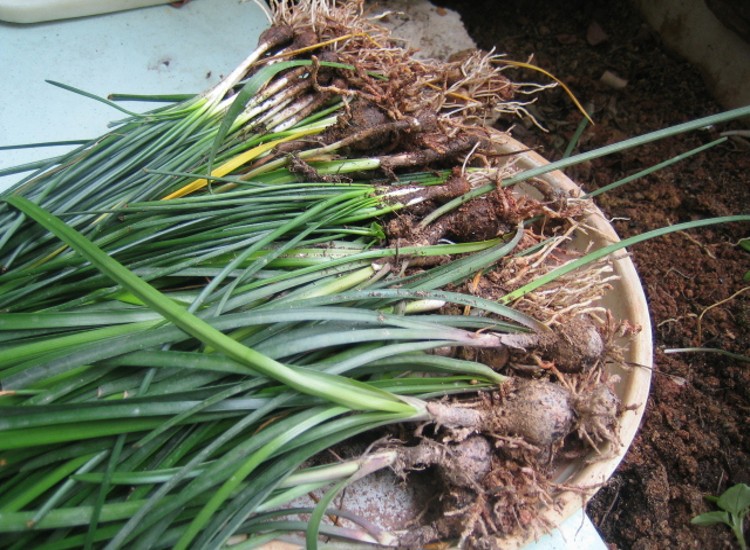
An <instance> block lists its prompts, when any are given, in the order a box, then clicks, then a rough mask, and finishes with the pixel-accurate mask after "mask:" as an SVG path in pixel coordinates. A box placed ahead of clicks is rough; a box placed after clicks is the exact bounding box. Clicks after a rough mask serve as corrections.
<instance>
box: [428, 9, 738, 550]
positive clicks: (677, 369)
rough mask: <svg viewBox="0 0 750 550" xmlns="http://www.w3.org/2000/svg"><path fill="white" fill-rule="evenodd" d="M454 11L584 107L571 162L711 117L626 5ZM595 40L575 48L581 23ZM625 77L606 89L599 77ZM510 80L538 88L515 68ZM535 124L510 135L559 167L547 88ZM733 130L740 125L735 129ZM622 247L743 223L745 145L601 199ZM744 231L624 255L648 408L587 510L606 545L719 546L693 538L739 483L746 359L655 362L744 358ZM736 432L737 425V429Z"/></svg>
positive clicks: (606, 174)
mask: <svg viewBox="0 0 750 550" xmlns="http://www.w3.org/2000/svg"><path fill="white" fill-rule="evenodd" d="M438 3H439V4H441V5H444V6H446V7H449V8H452V9H455V10H457V11H459V12H460V13H462V17H463V19H464V22H465V24H466V26H467V29H468V31H469V33H470V34H471V35H472V36H473V38H474V39H475V40H476V41H477V43H478V45H479V46H480V47H482V48H485V49H489V48H492V47H496V48H497V50H498V51H499V52H506V53H507V54H508V56H509V58H511V59H516V60H526V59H527V58H528V56H529V55H531V54H533V55H534V62H535V63H536V64H537V65H539V66H541V67H543V68H545V69H546V70H548V71H550V72H551V73H553V74H555V75H556V76H557V77H559V78H560V79H562V80H563V81H564V82H566V83H567V84H568V85H569V86H570V87H571V88H572V89H573V91H574V92H575V93H576V95H577V96H578V98H579V99H580V100H581V101H582V102H585V103H590V104H593V106H594V109H595V111H594V115H593V116H594V119H595V121H596V126H595V127H593V128H589V129H587V130H586V132H585V133H584V135H583V138H582V141H581V144H580V146H579V148H578V150H579V151H583V150H589V149H592V148H594V147H597V146H601V145H605V144H608V143H612V142H615V141H619V140H621V139H624V138H626V137H631V136H635V135H638V134H642V133H645V132H648V131H652V130H656V129H659V128H663V127H666V126H670V125H673V124H677V123H680V122H685V121H687V120H690V119H694V118H697V117H700V116H705V115H709V114H713V113H716V112H719V111H721V110H722V109H721V107H720V106H719V105H717V104H716V103H715V102H714V101H713V100H712V98H711V96H710V95H709V94H708V92H707V90H706V87H705V86H704V84H703V82H702V80H701V77H700V75H699V74H698V73H697V72H696V71H695V70H694V69H693V68H692V67H691V66H690V65H688V64H687V63H685V62H684V61H682V60H680V59H679V58H678V57H676V56H675V55H673V54H672V53H670V52H669V51H668V50H667V49H666V48H665V47H664V46H663V45H662V44H660V42H659V40H658V37H656V36H655V35H654V34H653V33H652V32H651V31H650V30H649V29H648V28H647V27H646V26H645V25H644V24H643V22H642V20H641V19H640V17H639V16H638V15H637V14H636V13H635V12H634V11H633V10H632V8H631V7H630V6H629V5H628V4H627V2H625V1H624V0H616V1H612V2H593V1H588V2H587V1H583V0H569V1H566V2H550V1H542V0H509V1H503V2H496V1H495V0H441V1H440V2H438ZM594 22H595V23H597V24H598V25H600V27H601V29H603V31H604V32H605V33H606V40H605V41H604V42H602V43H600V44H598V45H596V46H592V45H591V44H590V43H589V41H587V31H588V30H589V28H590V26H591V25H592V24H593V23H594ZM607 70H609V71H612V72H614V73H616V74H617V75H618V76H620V77H621V78H623V79H625V80H627V86H626V87H625V88H624V89H622V90H615V89H613V88H610V87H607V86H605V85H604V84H602V83H601V82H600V77H601V76H602V74H603V73H604V72H605V71H607ZM514 73H515V74H514V76H515V80H523V79H526V80H534V81H537V82H538V81H540V80H542V79H543V77H541V76H540V75H539V74H532V73H528V74H523V73H520V72H518V71H514ZM533 113H534V114H535V115H536V116H537V118H538V119H539V121H540V122H541V123H542V124H543V125H544V126H545V127H546V128H548V129H549V133H547V134H543V133H541V132H539V131H538V130H537V129H536V128H534V127H527V126H523V125H519V126H518V127H517V128H516V129H515V131H514V135H515V136H516V137H517V138H518V139H520V140H522V141H524V142H526V143H527V144H529V145H530V146H533V147H537V148H538V149H539V150H540V152H541V153H542V154H543V155H544V156H546V157H547V158H550V159H557V158H559V157H560V156H561V154H562V152H563V151H564V149H565V146H566V145H567V143H568V141H569V140H570V138H571V136H572V135H573V132H574V131H575V129H576V126H577V125H578V121H579V120H580V118H581V117H580V114H579V113H578V112H576V110H575V108H574V107H573V105H572V104H571V102H570V100H569V99H568V98H567V97H566V96H565V95H564V93H563V92H562V91H561V90H560V89H556V90H552V91H548V92H545V93H543V94H542V95H541V96H540V97H539V99H538V102H537V103H536V104H535V105H534V107H533ZM735 127H736V128H739V127H740V126H735ZM728 128H729V127H726V126H725V127H722V128H719V129H710V130H705V131H701V132H694V133H692V134H689V135H684V136H680V137H677V138H672V139H669V140H666V141H662V142H659V143H656V144H652V145H648V146H645V147H641V148H639V149H636V150H631V151H629V152H626V153H623V154H618V155H614V156H612V157H609V158H606V159H603V160H598V161H594V162H591V163H588V164H586V165H583V166H580V167H578V168H576V169H574V170H571V171H569V172H568V173H569V175H571V176H572V177H573V178H574V179H576V180H577V181H578V182H580V183H581V185H582V186H583V187H584V188H585V189H586V190H593V189H596V188H598V187H601V186H604V185H606V184H608V183H611V182H613V181H616V180H617V179H619V178H621V177H624V176H626V175H629V174H632V173H634V172H637V171H638V170H641V169H643V168H645V167H647V166H650V165H652V164H655V163H657V162H660V161H663V160H665V159H668V158H671V157H672V156H674V155H676V154H679V153H682V152H684V151H687V150H689V149H691V148H694V147H696V146H698V145H700V144H702V143H706V142H708V141H710V140H711V139H714V138H715V137H717V135H718V131H722V130H725V129H728ZM598 204H599V205H600V207H601V208H602V209H603V210H604V211H605V213H607V214H608V215H609V216H610V217H611V218H612V219H613V220H614V226H615V228H616V230H617V231H618V233H619V234H620V236H621V237H628V236H631V235H634V234H638V233H641V232H644V231H647V230H649V229H654V228H657V227H661V226H664V225H666V224H670V223H677V222H683V221H688V220H693V219H700V218H707V217H712V216H721V215H728V214H738V213H747V212H748V209H750V144H749V143H748V142H747V141H743V140H741V139H733V140H730V141H729V142H727V143H725V144H723V145H720V146H719V147H717V148H714V149H712V150H710V151H708V152H704V153H702V154H699V155H697V156H695V157H692V158H691V159H688V160H686V161H683V162H682V163H680V164H678V165H677V166H676V167H672V168H670V169H667V170H665V171H662V172H661V173H659V174H656V175H652V176H648V177H646V178H645V179H642V180H639V181H637V182H633V183H630V184H629V185H627V186H625V187H621V188H619V189H616V190H614V191H611V192H608V193H606V194H605V195H603V196H601V197H599V200H598ZM748 236H750V227H749V226H748V225H747V224H744V225H741V224H733V225H723V226H712V227H709V228H704V229H701V230H696V231H691V232H690V233H689V234H683V233H676V234H672V235H671V236H667V237H662V238H659V239H656V240H652V241H650V242H648V243H644V244H641V245H638V246H635V247H633V248H632V250H631V253H632V255H633V259H634V261H635V264H636V267H637V269H638V271H639V273H640V275H641V279H642V281H643V284H644V288H645V291H646V294H647V297H648V300H649V303H650V308H651V315H652V321H653V326H654V344H655V349H656V352H655V358H654V361H655V370H654V377H653V385H652V392H651V398H650V400H649V403H648V405H647V407H646V413H645V416H644V420H643V424H642V427H641V430H640V432H639V435H638V436H637V437H636V439H635V441H634V443H633V445H632V447H631V449H630V450H629V452H628V453H627V455H626V457H625V459H624V460H623V462H622V464H621V466H620V467H619V469H618V470H617V472H616V473H615V475H614V476H613V477H612V478H611V480H610V481H609V482H608V483H607V484H606V485H605V486H604V487H603V488H602V489H601V490H600V491H599V493H598V494H597V495H596V497H595V498H594V499H593V500H592V501H591V502H590V504H589V505H588V508H587V511H588V514H589V515H590V517H591V518H592V520H593V521H594V523H595V524H596V525H597V527H598V528H599V530H600V532H601V534H602V536H603V538H604V540H605V541H606V542H607V543H608V544H609V546H610V547H611V548H633V549H635V548H638V549H651V548H653V549H662V548H701V549H703V548H707V549H712V548H731V547H736V543H735V542H734V540H733V537H732V535H731V534H730V532H729V530H728V529H726V528H724V527H722V526H713V527H694V526H692V525H691V524H690V519H691V518H692V517H693V516H695V515H697V514H699V513H701V512H705V511H707V510H708V509H710V506H709V504H708V503H707V502H706V501H705V500H704V499H703V495H704V494H707V493H711V494H717V493H720V492H722V491H723V490H725V489H726V488H727V487H729V486H731V485H733V484H735V483H738V482H745V483H748V482H750V430H748V429H747V426H748V416H749V413H750V364H748V363H746V362H741V361H739V360H734V359H731V358H728V357H726V356H722V355H719V354H707V353H701V354H695V353H680V354H666V353H665V352H664V350H665V349H669V348H681V347H690V346H705V347H711V348H718V349H723V350H726V351H730V352H735V353H739V354H748V353H750V283H748V282H747V281H743V275H744V274H745V273H746V272H747V271H748V270H750V254H748V253H747V252H744V251H742V250H741V249H740V248H739V247H738V246H737V245H736V243H737V242H738V241H739V240H740V239H741V238H743V237H748ZM743 426H745V427H744V428H743Z"/></svg>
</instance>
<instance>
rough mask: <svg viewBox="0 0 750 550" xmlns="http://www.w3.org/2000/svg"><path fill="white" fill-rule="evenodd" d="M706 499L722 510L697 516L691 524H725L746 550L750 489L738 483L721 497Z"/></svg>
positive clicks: (743, 549) (708, 497)
mask: <svg viewBox="0 0 750 550" xmlns="http://www.w3.org/2000/svg"><path fill="white" fill-rule="evenodd" d="M706 499H707V500H710V501H711V502H714V503H715V504H716V506H717V507H719V508H720V509H721V510H717V511H714V512H706V513H705V514H700V515H699V516H695V517H694V518H693V519H692V520H691V522H690V523H692V524H693V525H714V524H716V523H724V524H726V525H728V526H729V528H730V529H732V532H733V533H734V536H735V537H737V541H738V542H739V544H740V548H741V549H742V550H746V549H747V544H746V543H745V532H744V528H743V523H744V521H745V517H746V516H747V515H748V513H750V487H748V486H747V485H745V484H744V483H738V484H737V485H734V486H732V487H730V488H729V489H727V490H726V491H724V492H723V493H722V494H721V496H719V497H715V496H707V497H706Z"/></svg>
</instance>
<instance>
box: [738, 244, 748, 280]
mask: <svg viewBox="0 0 750 550" xmlns="http://www.w3.org/2000/svg"><path fill="white" fill-rule="evenodd" d="M740 247H741V248H744V249H745V250H747V251H748V252H750V237H748V238H747V239H742V240H741V241H740ZM743 279H744V280H745V281H750V270H748V271H746V272H745V276H744V277H743Z"/></svg>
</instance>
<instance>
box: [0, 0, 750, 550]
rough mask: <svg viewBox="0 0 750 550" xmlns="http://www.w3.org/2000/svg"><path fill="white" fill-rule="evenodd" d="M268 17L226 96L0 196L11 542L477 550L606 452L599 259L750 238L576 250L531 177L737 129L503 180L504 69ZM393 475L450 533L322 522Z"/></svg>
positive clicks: (575, 217) (52, 164) (44, 170)
mask: <svg viewBox="0 0 750 550" xmlns="http://www.w3.org/2000/svg"><path fill="white" fill-rule="evenodd" d="M273 8H274V12H275V21H274V24H273V25H272V26H271V27H270V28H269V29H268V30H267V31H266V32H265V33H263V35H262V36H261V38H260V42H259V45H258V48H257V49H256V50H255V51H254V52H253V53H252V54H251V55H250V56H249V57H248V58H247V60H246V61H245V62H244V63H243V64H242V65H241V66H240V67H238V68H237V70H235V71H234V72H233V73H232V74H230V75H229V76H228V77H227V78H226V79H225V80H224V81H223V82H221V83H220V84H218V85H217V86H216V87H214V88H212V89H210V90H208V91H207V92H205V93H203V94H200V95H197V96H195V97H190V98H187V99H185V100H183V101H180V102H178V103H169V104H167V105H166V106H163V107H160V108H157V109H155V110H152V111H149V112H146V113H131V112H128V113H126V115H127V118H125V119H123V120H121V121H119V122H117V123H116V124H115V128H114V129H113V130H112V131H111V132H110V133H108V134H106V135H104V136H100V137H98V138H96V139H93V140H91V141H90V142H88V143H86V144H85V145H82V146H80V147H79V148H78V149H76V150H74V151H72V152H70V153H68V154H66V155H64V156H62V157H59V158H56V159H51V160H50V161H48V162H47V163H42V165H41V166H40V167H39V169H38V170H37V171H36V172H34V173H33V174H31V175H30V176H28V177H26V178H24V179H22V180H21V181H20V182H19V183H18V184H17V185H16V186H14V187H13V188H12V189H10V190H9V191H7V192H5V193H3V194H2V195H1V196H0V199H1V200H2V202H0V262H1V265H2V273H1V274H0V383H1V384H2V390H1V392H0V407H1V408H2V414H1V415H0V485H1V486H2V491H0V536H1V537H2V538H3V542H4V543H7V544H6V545H7V546H8V547H10V548H29V547H35V548H55V549H61V548H74V547H80V546H83V547H89V548H92V547H100V546H101V547H106V548H119V547H128V548H131V547H134V548H148V547H156V548H158V547H170V548H187V547H191V548H217V547H221V546H237V547H241V548H245V547H255V546H259V545H262V544H263V543H264V542H267V541H270V540H273V539H276V538H280V537H284V536H287V535H288V534H290V533H303V534H304V539H303V541H304V544H306V545H307V546H308V547H310V548H315V547H316V546H317V545H318V544H319V539H320V537H321V535H325V536H329V537H336V538H341V539H344V540H346V541H347V544H348V545H350V546H349V547H353V545H355V544H360V543H361V544H375V543H378V544H386V545H402V546H404V545H412V546H414V545H417V546H418V545H424V544H427V543H429V542H433V541H438V540H449V541H454V542H457V543H459V544H461V545H466V546H481V545H483V544H484V545H487V544H494V543H495V542H496V538H495V537H498V536H502V535H504V534H508V533H512V532H514V531H516V530H518V529H519V528H529V527H530V526H531V525H532V524H533V523H534V517H535V515H536V513H537V511H538V509H539V507H540V506H546V505H549V502H550V501H551V499H552V498H553V495H554V494H555V492H556V491H559V490H561V488H560V487H557V486H556V485H555V484H554V483H552V482H551V481H550V480H549V479H548V477H549V476H548V474H549V472H550V471H551V465H552V464H553V463H554V462H555V460H556V459H557V458H558V457H561V456H563V455H564V456H566V457H570V456H579V457H580V456H583V457H591V456H592V455H593V456H594V457H595V456H596V453H602V452H603V451H602V449H604V448H605V447H606V446H607V445H609V446H610V447H616V446H617V444H618V418H619V415H620V413H621V412H622V411H621V410H620V408H621V407H620V403H619V401H618V398H617V396H616V395H615V393H614V392H613V390H612V385H613V383H614V381H613V380H612V377H610V376H609V375H608V370H607V368H606V366H607V365H608V364H609V363H612V362H618V361H620V351H619V349H618V347H617V346H616V345H614V344H613V341H614V338H615V336H616V335H618V334H628V333H631V332H633V331H635V330H637V329H636V328H635V327H632V326H630V325H629V324H628V323H627V320H626V319H624V320H613V319H612V318H611V317H610V316H608V314H607V313H608V312H607V311H606V310H605V309H604V308H602V307H601V306H598V305H596V301H597V299H598V298H600V297H601V296H602V295H603V294H605V293H606V292H607V290H608V288H609V283H610V282H611V278H612V272H611V266H610V264H609V261H608V257H609V256H610V255H611V254H612V253H613V252H616V251H617V250H621V249H622V248H623V247H625V246H630V245H632V244H636V243H638V242H642V241H644V240H647V239H649V238H654V237H658V236H659V235H662V234H665V233H668V232H670V231H679V230H684V229H689V228H691V227H700V226H703V225H709V224H715V223H727V222H738V221H748V220H750V216H748V215H737V216H728V217H724V218H716V219H710V220H700V221H696V222H691V223H688V224H678V225H675V226H670V227H667V228H664V229H661V230H657V231H652V232H649V233H645V234H643V235H639V236H636V237H632V238H631V239H627V240H625V241H623V242H620V243H613V244H612V245H610V246H606V247H603V248H600V249H596V250H591V251H587V253H585V254H581V253H577V252H575V251H573V250H570V249H567V248H566V246H565V245H566V243H567V242H568V241H569V240H570V237H571V235H572V234H573V233H575V232H576V231H586V230H587V227H586V224H585V215H586V213H587V209H588V207H589V206H588V205H589V204H590V198H589V197H586V196H568V195H560V194H559V193H556V192H555V191H554V190H551V189H547V188H545V187H544V185H543V183H542V182H540V181H539V180H537V179H536V178H538V177H539V176H541V175H543V174H545V173H547V172H550V171H552V170H556V169H560V168H564V167H566V166H571V165H573V164H575V163H576V162H581V161H584V160H588V159H591V158H596V157H598V156H603V155H606V154H611V153H614V152H617V151H621V150H624V149H627V148H629V147H634V146H637V145H640V144H642V143H646V142H648V141H652V140H655V139H660V138H664V137H668V136H670V135H674V134H676V133H680V132H685V131H690V130H694V129H697V128H700V127H703V126H705V125H708V124H717V123H720V122H722V121H727V120H731V119H732V118H736V117H740V116H745V115H747V114H748V113H749V112H750V109H747V108H746V109H739V110H736V111H732V112H728V113H722V114H719V115H714V116H712V117H707V118H705V119H702V120H699V121H694V122H691V123H687V124H683V125H680V126H676V127H674V128H670V129H666V130H662V131H659V132H655V133H653V134H648V135H646V136H642V137H640V138H635V139H632V140H627V141H625V142H622V143H619V144H614V145H611V146H608V147H605V148H603V149H601V150H597V151H592V152H588V153H584V154H581V155H577V156H574V157H568V158H566V159H564V160H563V161H560V162H558V163H554V164H550V165H545V166H540V167H537V168H534V169H531V170H525V171H521V170H518V169H517V168H516V167H515V166H514V161H513V158H512V157H511V158H509V157H508V155H507V154H506V153H503V149H502V147H501V145H502V143H503V142H504V140H505V139H506V136H505V134H503V133H501V132H499V131H497V130H495V129H493V128H491V127H489V126H488V125H486V124H485V123H484V121H485V120H487V119H488V118H491V117H493V118H494V115H496V114H497V113H498V112H499V113H502V114H505V115H507V114H508V113H510V114H513V115H514V114H523V113H524V106H523V103H522V102H519V101H518V99H517V98H518V97H519V94H522V93H523V92H526V91H529V89H528V88H527V87H524V86H520V85H517V84H514V83H512V82H511V81H510V80H509V79H507V78H506V77H505V70H506V69H507V68H508V67H512V66H514V65H513V64H504V62H503V59H502V57H499V56H494V55H489V54H485V53H481V52H476V53H474V54H471V55H469V56H467V57H465V58H464V59H462V60H459V61H451V62H446V63H442V62H432V61H429V62H428V61H417V60H415V59H413V58H412V56H411V54H410V52H409V51H407V50H405V49H403V48H402V47H400V45H399V44H398V43H397V42H396V41H395V40H394V39H392V38H391V37H390V36H389V35H388V33H387V31H385V30H384V29H383V28H381V27H379V26H378V25H377V24H375V23H373V22H372V21H371V20H369V19H368V18H366V17H365V16H364V15H363V14H362V11H361V10H362V5H361V4H360V3H358V2H349V3H344V4H337V3H333V2H327V1H323V0H307V1H303V2H295V3H292V2H286V1H277V2H274V3H273ZM532 89H533V87H532ZM118 108H119V107H118ZM522 182H526V183H527V184H529V185H530V186H531V187H535V188H536V189H537V191H538V195H537V196H536V197H532V196H530V195H528V194H526V193H521V192H519V191H518V190H517V185H518V184H520V183H522ZM613 185H617V184H613ZM357 449H360V450H361V452H359V451H356V450H357ZM342 454H344V456H342ZM332 457H334V458H332ZM384 468H390V469H391V470H393V471H395V472H396V473H398V474H400V475H402V476H404V477H405V478H407V479H412V478H413V477H414V474H413V473H412V472H413V471H415V470H423V469H429V470H430V471H431V472H433V473H434V474H435V476H436V479H437V480H438V486H439V487H440V488H441V493H442V498H441V499H440V506H441V508H440V509H439V510H438V512H439V516H440V517H439V518H437V519H436V518H426V519H425V521H424V523H423V524H422V525H420V526H419V527H418V528H415V529H412V530H411V531H409V532H397V531H393V532H391V531H388V530H385V529H383V528H381V527H379V526H377V525H375V524H374V523H373V520H372V518H369V519H368V518H361V517H356V516H353V515H352V514H349V513H347V512H346V511H342V510H336V509H334V508H333V507H332V503H333V501H334V498H335V497H336V495H338V494H339V493H340V492H341V491H342V490H344V489H345V488H346V487H348V486H350V485H351V484H353V483H355V482H356V481H357V480H359V479H361V478H362V477H364V476H367V475H369V474H371V473H373V472H375V471H377V470H381V469H384ZM497 487H510V488H512V489H513V491H505V492H503V491H499V490H496V489H497ZM311 493H314V494H316V495H318V496H317V497H316V498H317V502H316V503H314V504H313V505H309V504H305V505H300V504H299V502H300V500H299V499H300V498H301V497H304V496H305V495H308V494H311ZM290 503H292V504H290ZM290 506H293V508H289V507H290ZM330 516H335V517H336V518H337V519H336V520H335V521H328V520H326V518H328V517H330ZM519 518H521V519H522V520H523V521H519ZM324 520H325V521H324Z"/></svg>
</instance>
